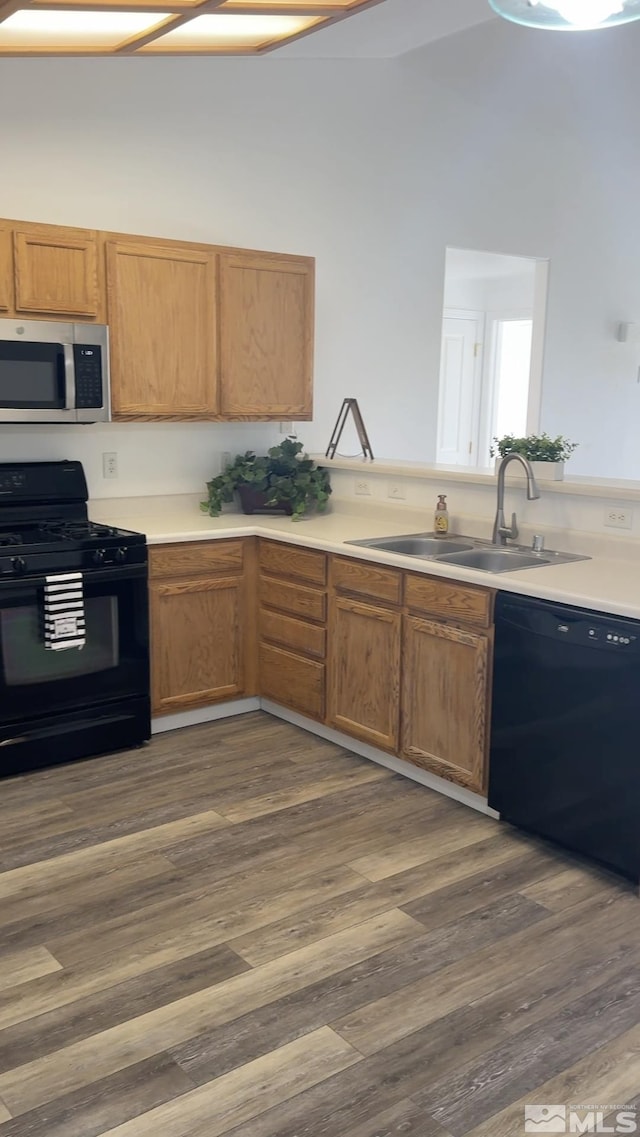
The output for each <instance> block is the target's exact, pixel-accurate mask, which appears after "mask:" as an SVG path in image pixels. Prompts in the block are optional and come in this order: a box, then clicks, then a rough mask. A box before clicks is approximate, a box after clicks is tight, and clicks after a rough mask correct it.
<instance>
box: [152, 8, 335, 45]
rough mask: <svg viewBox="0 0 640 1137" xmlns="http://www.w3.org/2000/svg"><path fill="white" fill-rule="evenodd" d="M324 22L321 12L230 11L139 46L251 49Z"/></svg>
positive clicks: (202, 18) (196, 20) (191, 22)
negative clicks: (254, 13) (310, 13)
mask: <svg viewBox="0 0 640 1137" xmlns="http://www.w3.org/2000/svg"><path fill="white" fill-rule="evenodd" d="M322 22H323V18H322V16H300V15H296V16H293V15H291V16H266V15H265V16H261V15H257V16H249V15H243V16H240V15H237V16H235V15H231V14H230V13H229V14H226V15H224V14H212V15H209V16H195V17H194V18H193V19H192V20H189V21H188V22H187V23H185V24H181V25H180V26H179V27H177V28H174V29H172V30H171V31H169V32H167V33H166V35H163V36H160V37H158V38H157V39H154V40H152V41H151V43H148V44H145V46H144V47H142V48H141V49H140V50H141V51H145V52H153V51H213V50H216V49H218V50H220V51H229V50H242V49H245V50H248V51H250V50H256V49H257V48H261V47H265V46H267V45H269V44H272V43H277V42H278V41H279V40H284V39H288V38H289V37H290V36H294V35H298V34H299V33H300V32H304V31H306V30H307V29H308V28H312V27H313V26H314V24H318V23H322Z"/></svg>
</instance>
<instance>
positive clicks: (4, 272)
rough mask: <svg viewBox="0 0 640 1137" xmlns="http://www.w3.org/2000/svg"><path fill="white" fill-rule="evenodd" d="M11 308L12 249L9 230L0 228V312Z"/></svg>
mask: <svg viewBox="0 0 640 1137" xmlns="http://www.w3.org/2000/svg"><path fill="white" fill-rule="evenodd" d="M11 308H13V249H12V247H11V230H10V229H3V228H2V226H0V312H8V311H9V310H10V309H11Z"/></svg>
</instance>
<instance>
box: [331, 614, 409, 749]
mask: <svg viewBox="0 0 640 1137" xmlns="http://www.w3.org/2000/svg"><path fill="white" fill-rule="evenodd" d="M400 627H401V616H400V613H399V612H390V611H388V610H387V609H385V608H378V607H374V606H373V605H370V604H361V603H360V602H359V601H357V600H350V599H349V598H347V597H343V596H337V597H335V598H334V600H333V603H332V606H331V613H330V622H329V675H330V679H329V722H330V723H331V725H332V726H335V727H336V728H337V729H338V730H344V731H345V732H346V733H347V734H353V735H355V736H356V738H362V739H364V741H365V742H370V743H372V745H374V746H379V747H381V748H382V749H384V750H394V751H396V750H397V747H398V726H399V688H400Z"/></svg>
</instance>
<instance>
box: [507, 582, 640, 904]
mask: <svg viewBox="0 0 640 1137" xmlns="http://www.w3.org/2000/svg"><path fill="white" fill-rule="evenodd" d="M489 805H490V806H492V807H493V809H496V810H498V812H499V813H500V815H501V817H502V818H503V820H505V821H509V822H511V823H512V824H514V825H517V826H520V827H521V828H523V829H526V830H528V831H529V832H531V833H536V834H539V835H540V836H541V837H546V838H550V839H551V840H554V841H557V842H559V843H560V844H561V845H563V846H564V847H565V848H567V849H571V850H573V851H575V852H577V853H581V854H584V855H585V856H588V857H592V858H594V859H595V860H597V861H599V862H600V863H601V864H603V865H606V866H607V867H609V868H612V869H615V870H616V871H618V872H621V873H623V874H624V875H625V876H628V877H631V878H632V879H633V880H634V881H636V882H638V880H639V879H640V622H636V621H633V620H626V619H621V618H620V617H618V616H606V615H603V614H602V613H597V612H591V611H588V610H587V609H584V608H582V609H581V608H573V607H567V606H565V605H559V604H554V603H550V602H548V601H543V600H531V599H529V598H528V597H523V596H516V595H510V594H509V593H503V592H501V593H499V594H498V597H497V601H496V630H495V666H494V680H493V702H492V722H491V756H490V774H489Z"/></svg>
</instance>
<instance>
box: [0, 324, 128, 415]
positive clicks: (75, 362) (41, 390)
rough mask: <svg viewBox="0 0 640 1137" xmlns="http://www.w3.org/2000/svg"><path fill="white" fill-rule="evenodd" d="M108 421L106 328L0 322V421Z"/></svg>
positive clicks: (87, 325)
mask: <svg viewBox="0 0 640 1137" xmlns="http://www.w3.org/2000/svg"><path fill="white" fill-rule="evenodd" d="M110 417H111V409H110V398H109V330H108V328H107V327H105V326H104V325H101V324H64V323H58V321H57V320H56V321H55V322H54V321H46V320H17V319H15V320H0V423H1V422H27V423H32V422H33V423H36V422H108V421H109V419H110Z"/></svg>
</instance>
